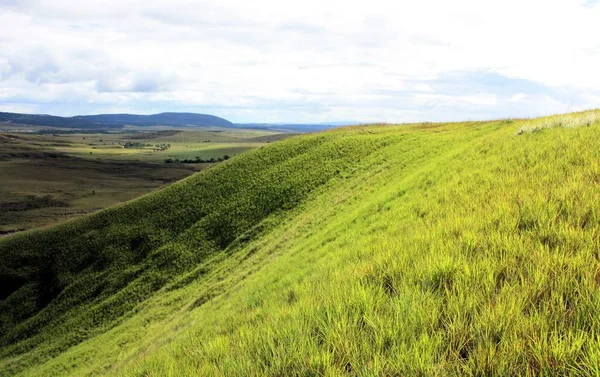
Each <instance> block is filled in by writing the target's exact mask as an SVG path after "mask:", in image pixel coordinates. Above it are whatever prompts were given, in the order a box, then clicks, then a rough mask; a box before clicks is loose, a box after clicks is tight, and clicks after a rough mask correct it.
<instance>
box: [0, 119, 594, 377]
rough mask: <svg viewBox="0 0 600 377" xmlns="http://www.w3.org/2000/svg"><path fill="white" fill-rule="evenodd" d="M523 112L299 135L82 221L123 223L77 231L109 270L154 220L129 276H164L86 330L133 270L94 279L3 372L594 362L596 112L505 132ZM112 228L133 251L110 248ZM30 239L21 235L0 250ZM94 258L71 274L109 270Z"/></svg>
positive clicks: (422, 370) (449, 367)
mask: <svg viewBox="0 0 600 377" xmlns="http://www.w3.org/2000/svg"><path fill="white" fill-rule="evenodd" d="M594 113H595V112H594ZM570 117H571V118H572V120H571V124H583V125H585V122H586V121H585V120H577V119H578V118H581V119H585V118H586V117H589V114H586V113H584V114H579V115H577V116H574V115H573V116H570ZM567 118H569V117H568V116H567V117H563V119H567ZM532 122H533V123H535V122H536V121H535V120H534V121H529V120H525V121H513V122H505V121H504V122H503V121H499V122H486V123H475V124H472V123H469V124H466V123H465V124H428V125H422V126H419V125H415V126H372V127H354V128H348V129H344V130H336V131H333V132H327V133H323V134H319V135H310V136H303V137H299V138H294V139H291V140H288V141H284V142H281V143H277V144H273V145H271V146H269V147H266V148H264V149H262V150H260V151H254V152H249V153H248V154H245V155H243V156H240V157H238V158H236V159H233V160H231V161H229V162H227V163H226V164H224V165H223V166H221V167H217V168H214V169H210V171H207V172H204V173H201V174H199V175H196V176H194V177H192V178H190V179H188V180H186V181H185V182H182V183H180V184H178V185H174V186H172V187H171V188H170V189H168V190H163V192H159V193H156V194H153V195H149V196H148V197H146V198H145V199H142V200H140V201H136V202H133V203H131V204H128V205H126V206H122V207H121V208H119V209H114V210H110V211H107V212H106V215H105V216H104V217H102V216H97V217H92V218H90V219H89V220H87V224H83V223H80V224H79V225H76V224H74V225H73V226H74V227H75V228H74V230H75V229H76V230H77V231H76V232H75V231H74V233H73V236H71V237H73V238H72V239H74V240H75V242H80V243H82V242H83V241H82V240H81V237H79V236H77V234H80V233H81V231H82V229H87V228H85V227H86V226H91V225H93V224H94V225H95V224H96V222H97V221H99V220H100V219H103V218H106V219H111V221H114V222H115V224H116V225H115V228H112V227H108V228H106V230H105V231H104V232H102V235H100V234H96V233H89V232H90V230H89V229H88V230H86V231H87V232H88V233H85V234H87V235H86V236H85V237H87V238H86V241H85V242H86V243H85V245H88V247H92V248H96V249H97V250H102V253H103V255H105V258H112V259H109V260H107V262H106V263H109V265H111V266H112V264H111V263H115V261H116V263H118V264H116V265H115V266H119V268H120V269H122V268H123V266H124V265H127V266H132V267H133V266H138V264H136V263H139V262H135V260H128V259H127V258H134V255H135V253H133V254H132V252H131V251H130V246H131V244H130V242H129V241H130V239H135V238H136V237H138V236H139V235H140V234H144V232H145V231H146V232H147V229H157V230H156V232H158V233H157V235H156V236H151V239H153V240H154V241H153V242H159V237H165V240H169V241H168V242H169V243H168V245H170V246H169V247H165V246H161V247H158V246H157V247H155V248H154V249H151V251H149V254H148V256H147V257H145V259H143V261H144V262H143V263H145V264H142V265H140V266H141V267H139V268H141V269H143V270H144V271H145V272H143V273H142V274H141V275H139V276H142V277H143V276H146V277H147V278H151V277H152V278H157V277H158V276H161V277H162V278H164V279H165V282H164V284H163V285H161V286H160V287H158V288H157V289H156V290H149V291H139V292H140V293H142V292H149V293H146V296H144V298H143V300H141V301H139V303H137V304H136V305H134V306H133V307H129V306H127V305H122V306H114V305H113V306H110V308H112V310H116V312H115V313H116V314H117V317H115V318H113V319H112V320H111V322H110V323H108V324H107V323H105V324H103V325H102V326H101V327H97V325H95V324H93V323H91V324H90V323H88V322H86V321H85V320H83V319H82V318H84V317H89V316H90V315H96V316H98V315H100V314H101V313H103V316H104V317H105V318H106V317H107V316H108V315H109V313H107V312H98V311H95V308H96V307H98V306H101V305H106V303H107V301H108V300H116V299H118V295H119V294H127V292H129V291H131V289H133V287H136V284H137V283H136V281H135V280H134V281H126V285H124V286H122V287H121V288H110V289H113V290H114V289H116V290H115V291H114V292H113V291H110V290H109V288H106V287H104V288H103V289H101V290H100V292H110V295H107V296H103V294H104V293H101V294H99V295H98V296H96V297H97V298H96V299H93V300H91V301H85V300H84V301H83V303H82V304H81V305H80V306H78V307H77V311H66V312H65V314H63V315H62V317H59V318H60V320H61V322H67V323H70V325H69V326H63V327H61V326H56V325H54V326H55V327H54V328H52V327H49V326H48V327H43V326H42V327H40V330H39V331H40V332H41V334H42V335H41V336H39V335H38V336H37V338H36V337H35V336H34V337H31V339H37V340H36V341H37V342H39V343H38V345H37V346H36V348H28V347H27V344H28V342H30V341H31V340H21V341H20V342H16V343H14V344H13V345H5V347H4V348H3V350H2V351H1V353H0V356H2V357H3V364H2V365H3V366H2V368H3V369H2V371H6V373H11V372H22V373H23V374H25V375H36V374H40V375H52V374H73V375H83V374H90V373H91V374H106V375H129V376H168V375H172V376H196V375H223V376H241V375H249V376H265V375H270V376H287V375H324V376H337V375H357V376H371V375H423V376H430V375H434V376H435V375H438V376H448V375H450V376H452V375H455V376H462V375H497V376H506V375H531V376H533V375H589V376H594V375H598V374H599V373H600V367H599V365H600V343H599V339H598V335H597V334H598V333H599V331H600V319H599V317H598V316H597V313H598V312H599V310H600V291H599V290H598V285H599V284H600V262H599V261H600V247H599V246H600V245H599V242H600V241H599V239H598V237H597V236H598V232H599V231H600V223H599V220H600V201H599V200H598V198H599V194H600V192H599V188H598V184H599V183H600V138H599V136H600V127H597V126H596V123H594V122H595V121H594V122H592V123H591V126H590V127H569V128H568V129H567V128H562V127H559V128H557V127H553V128H548V129H545V131H544V132H531V133H530V132H526V133H523V134H521V135H518V136H517V135H516V133H517V131H518V130H519V129H521V128H522V127H529V126H531V124H532ZM540 122H542V121H540ZM565 122H566V121H565ZM225 178H227V180H224V179H225ZM228 184H229V186H227V185H228ZM212 190H220V191H218V192H212ZM230 190H235V192H233V191H230ZM203 203H207V204H203ZM158 208H163V209H164V210H158ZM221 208H226V210H225V211H224V212H221ZM167 209H168V210H167ZM211 211H214V212H211ZM148 213H152V214H153V215H152V216H148V215H147V214H148ZM173 213H175V214H177V216H174V215H173ZM202 213H205V214H208V215H205V216H206V217H203V216H201V214H202ZM143 214H146V215H143ZM229 214H231V215H229ZM124 216H129V217H127V218H128V220H126V221H125V220H122V219H123V217H124ZM195 216H196V218H194V217H195ZM163 217H164V218H163ZM198 217H199V218H200V219H199V220H198ZM138 218H141V219H142V220H138ZM159 218H161V220H159ZM180 218H181V219H180ZM119 219H121V220H119ZM208 220H210V221H211V222H210V223H209V222H208ZM88 224H89V225H88ZM140 224H143V227H140ZM211 224H217V225H218V228H217V227H216V225H215V227H214V228H213V227H212V225H211ZM125 225H126V226H127V227H128V228H127V229H128V230H127V231H126V232H125V231H121V232H116V229H117V228H118V227H123V226H125ZM157 225H160V228H156V227H157ZM222 228H225V229H227V231H228V232H229V233H221V232H217V229H222ZM158 229H161V230H160V231H159V230H158ZM67 230H68V229H66V228H64V229H57V230H55V232H57V233H56V234H57V235H59V234H60V236H61V237H65V236H66V235H67V234H69V233H67ZM107 231H108V232H107ZM60 232H63V233H60ZM111 232H114V233H111ZM148 234H149V235H152V234H153V233H151V232H150V233H148ZM169 234H172V235H171V236H170V235H169ZM45 237H46V238H45ZM47 237H48V236H47V235H45V236H44V235H42V234H40V235H38V236H36V237H35V238H33V237H32V239H34V240H35V239H37V240H42V239H43V240H46V241H47V240H48V238H47ZM111 237H112V238H111ZM117 237H121V238H119V239H125V242H123V243H121V244H117V246H118V245H125V246H118V248H116V249H115V250H113V254H110V255H109V254H107V252H106V250H107V249H110V244H111V242H112V243H114V242H116V241H115V240H116V239H117ZM169 237H171V238H169ZM171 240H175V241H176V242H175V241H171ZM32 242H33V243H32ZM90 242H91V244H90ZM103 242H106V243H105V244H103ZM203 242H208V243H211V244H210V245H208V244H204V243H203ZM213 242H214V243H216V245H217V247H215V244H212V243H213ZM35 245H37V243H35V242H34V241H31V240H27V239H26V238H25V237H21V238H15V239H13V240H12V241H10V240H7V241H6V242H5V243H0V251H2V252H3V254H4V255H7V254H8V253H9V251H8V250H9V249H8V247H9V246H10V247H12V248H11V249H10V250H17V249H16V248H17V247H18V248H20V250H22V251H28V252H33V250H34V248H35V247H36V246H35ZM45 245H46V247H48V245H50V247H52V243H48V242H46V243H45ZM81 245H83V243H82V244H81ZM99 245H100V246H99ZM127 245H129V246H127ZM151 245H152V244H151ZM117 246H115V247H117ZM81 247H82V246H81ZM96 249H94V250H96ZM71 250H72V251H71V252H72V253H74V254H72V255H77V254H76V253H77V252H81V250H83V249H81V248H80V247H78V246H74V247H73V248H72V249H71ZM12 252H13V251H11V253H12ZM119 253H122V255H120V254H119ZM198 253H203V254H201V256H200V257H198ZM10 255H12V254H10ZM92 255H93V254H92ZM168 260H170V262H169V263H168V264H169V266H170V267H168V269H167V270H164V268H163V267H161V264H160V263H166V262H167V261H168ZM124 263H127V264H124ZM69 268H70V270H69V271H72V272H71V273H74V272H73V271H75V270H73V268H72V267H69ZM65 271H66V270H65ZM105 271H108V273H109V274H112V278H111V279H115V278H116V277H117V276H121V275H118V274H117V273H116V270H112V269H109V270H105ZM162 271H167V272H168V274H169V275H168V276H166V275H162V274H163V272H162ZM88 273H90V271H88V270H85V269H83V270H81V272H77V274H80V275H79V276H81V278H82V279H88V278H89V279H99V280H100V281H102V279H105V276H103V275H101V272H100V273H99V274H98V275H86V274H88ZM2 276H6V275H4V273H3V275H2ZM86 276H87V277H86ZM108 276H111V275H108ZM61 279H67V276H66V275H65V276H61ZM90 282H91V280H90ZM138 283H139V282H138ZM72 284H73V285H72V286H73V287H77V286H79V289H81V287H83V286H85V285H82V284H79V285H78V283H76V282H73V283H72ZM86 284H90V283H89V282H88V283H86ZM108 284H109V286H110V284H111V283H108ZM137 287H141V286H140V285H139V284H138V285H137ZM128 290H129V291H128ZM115 292H120V293H118V294H116V295H115ZM19 294H20V295H22V296H23V297H27V295H28V294H30V293H28V292H27V291H26V290H24V289H22V290H21V291H20V293H19ZM68 299H69V297H68V296H66V295H63V296H59V297H58V299H56V300H58V301H57V302H55V303H53V304H51V305H50V307H49V308H50V309H51V307H52V305H56V306H60V305H61V300H62V302H65V303H66V302H68ZM105 307H106V306H105ZM44 310H49V309H44ZM59 313H60V312H57V315H60V314H59ZM39 315H40V314H38V316H39ZM101 318H102V317H98V319H101ZM23 323H24V324H27V323H28V322H23ZM29 323H30V322H29ZM20 326H23V324H21V325H20ZM94 326H96V327H94ZM56 329H59V330H60V331H58V330H56ZM75 329H77V330H75ZM84 331H85V332H86V333H85V334H84V333H83V332H84ZM8 334H11V332H8ZM12 334H14V332H12ZM86 335H87V337H86ZM76 336H78V337H79V338H77V339H79V340H83V339H87V340H86V341H85V342H78V341H73V339H76V338H75V337H76ZM3 339H4V341H5V342H6V339H7V336H6V335H5V337H4V338H3ZM69 340H71V342H70V343H69ZM64 344H69V346H68V347H64ZM53 349H54V350H59V351H60V352H59V351H56V352H53V351H52V350H53Z"/></svg>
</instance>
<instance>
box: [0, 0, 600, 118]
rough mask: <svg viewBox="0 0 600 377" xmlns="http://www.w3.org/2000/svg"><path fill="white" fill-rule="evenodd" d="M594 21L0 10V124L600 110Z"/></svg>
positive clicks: (73, 6) (142, 8)
mask: <svg viewBox="0 0 600 377" xmlns="http://www.w3.org/2000/svg"><path fill="white" fill-rule="evenodd" d="M90 4H92V5H90ZM598 19H600V6H598V5H597V4H595V3H593V2H589V1H588V2H585V3H584V2H582V3H579V4H578V3H577V2H573V1H571V0H564V1H559V0H551V1H541V0H531V1H523V0H520V1H517V0H505V1H493V2H492V1H484V2H482V1H475V0H456V1H452V2H447V1H443V0H424V1H419V2H409V1H396V2H393V1H388V0H371V1H369V2H364V1H331V0H304V1H302V2H291V1H277V0H255V1H251V2H248V1H242V0H221V1H216V0H215V1H186V0H175V1H169V2H166V1H158V0H154V1H142V0H121V1H119V2H114V1H108V0H100V1H96V2H93V3H89V2H81V1H75V0H47V1H43V0H24V1H19V0H10V1H3V2H1V3H0V36H1V37H0V87H2V91H1V92H0V93H2V95H1V96H0V110H2V109H4V110H6V109H9V108H27V109H31V111H36V112H38V111H41V110H43V111H44V112H50V113H60V114H75V113H79V112H87V111H92V112H104V111H115V109H118V110H119V111H132V112H155V111H163V110H165V111H166V110H186V111H206V112H213V113H215V114H216V115H220V116H224V117H226V118H231V119H232V120H234V121H327V120H340V119H342V120H346V119H352V120H357V121H378V120H381V121H409V120H436V119H440V118H441V119H462V118H472V117H474V116H475V117H482V118H486V117H493V116H524V115H538V113H539V112H557V111H563V109H565V110H569V109H572V108H580V107H584V106H598V104H597V103H596V102H594V101H595V99H597V98H598V97H599V95H600V91H599V89H598V88H600V75H598V74H597V67H598V66H600V54H597V53H596V52H597V50H598V46H600V33H598V26H597V20H598ZM456 72H462V73H463V74H464V77H465V78H464V79H463V78H460V77H462V76H459V79H456V78H452V79H450V80H448V77H454V76H453V75H454V73H456ZM478 72H487V73H493V74H494V75H496V76H494V78H493V79H494V80H499V81H502V80H505V81H506V82H507V83H508V84H510V86H509V89H507V87H506V86H504V85H502V83H500V84H498V83H493V85H492V84H490V83H489V82H487V81H486V80H487V79H490V77H489V76H486V75H483V76H478V75H477V73H478ZM520 86H522V87H520ZM528 90H529V91H528Z"/></svg>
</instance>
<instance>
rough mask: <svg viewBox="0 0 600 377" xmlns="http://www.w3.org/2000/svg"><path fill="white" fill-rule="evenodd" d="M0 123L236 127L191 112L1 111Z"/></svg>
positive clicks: (99, 127) (85, 126)
mask: <svg viewBox="0 0 600 377" xmlns="http://www.w3.org/2000/svg"><path fill="white" fill-rule="evenodd" d="M0 122H9V123H18V124H29V125H34V126H52V127H64V128H82V129H102V128H121V127H123V126H125V125H136V126H201V127H204V126H206V127H209V126H215V127H235V126H234V124H233V123H231V122H230V121H228V120H226V119H223V118H219V117H217V116H214V115H208V114H194V113H160V114H152V115H136V114H98V115H77V116H74V117H59V116H53V115H46V114H17V113H3V112H0Z"/></svg>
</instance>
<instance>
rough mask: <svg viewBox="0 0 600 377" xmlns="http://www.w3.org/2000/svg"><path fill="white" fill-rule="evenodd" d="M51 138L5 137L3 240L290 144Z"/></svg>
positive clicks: (214, 132)
mask: <svg viewBox="0 0 600 377" xmlns="http://www.w3.org/2000/svg"><path fill="white" fill-rule="evenodd" d="M53 132H54V133H52V134H33V133H0V180H1V182H0V236H2V235H5V234H9V233H13V232H15V231H19V230H23V229H29V228H33V227H37V226H41V225H48V224H54V223H56V222H58V221H61V220H65V219H68V218H73V217H78V216H82V215H84V214H86V213H89V212H93V211H97V210H99V209H102V208H106V207H109V206H111V205H115V204H117V203H120V202H123V201H127V200H130V199H133V198H135V197H137V196H140V195H142V194H145V193H148V192H150V191H152V190H153V189H156V188H158V187H161V186H164V185H165V184H168V183H171V182H174V181H177V180H179V179H182V178H184V177H186V176H188V175H190V174H192V173H194V172H196V171H198V170H201V169H204V168H206V167H208V166H210V165H211V164H213V163H216V162H219V161H221V160H223V156H224V155H235V154H238V153H241V152H243V151H246V150H248V149H252V148H258V147H260V146H263V145H266V144H267V143H268V142H269V139H270V138H276V137H279V138H283V137H285V136H286V135H277V134H273V133H270V132H259V131H249V130H233V131H232V130H227V131H224V130H222V129H207V130H185V131H182V130H173V129H169V130H159V131H151V132H139V131H137V130H136V131H128V132H125V133H124V132H119V133H115V132H112V133H97V132H96V133H71V132H67V133H60V134H57V133H56V132H57V131H56V130H55V131H53ZM261 137H264V138H265V139H266V140H264V141H262V140H260V138H261ZM257 138H258V140H257ZM165 160H170V161H175V160H179V161H184V162H187V163H186V164H185V165H183V164H165V163H164V161H165Z"/></svg>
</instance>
